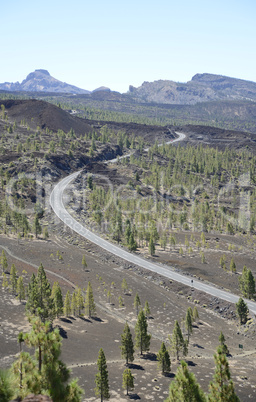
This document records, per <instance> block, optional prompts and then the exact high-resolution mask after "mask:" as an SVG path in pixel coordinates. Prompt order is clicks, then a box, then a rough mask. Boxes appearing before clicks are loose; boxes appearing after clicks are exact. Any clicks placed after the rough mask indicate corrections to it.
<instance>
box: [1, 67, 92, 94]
mask: <svg viewBox="0 0 256 402" xmlns="http://www.w3.org/2000/svg"><path fill="white" fill-rule="evenodd" d="M0 90H5V91H27V92H56V93H73V94H89V93H90V91H86V90H85V89H81V88H78V87H75V86H74V85H69V84H66V82H62V81H59V80H57V79H56V78H53V77H52V76H51V75H50V74H49V72H48V71H47V70H35V71H34V72H33V73H30V74H29V75H28V76H27V78H26V79H25V80H23V81H22V83H21V84H20V83H19V82H15V83H12V82H5V83H3V84H0Z"/></svg>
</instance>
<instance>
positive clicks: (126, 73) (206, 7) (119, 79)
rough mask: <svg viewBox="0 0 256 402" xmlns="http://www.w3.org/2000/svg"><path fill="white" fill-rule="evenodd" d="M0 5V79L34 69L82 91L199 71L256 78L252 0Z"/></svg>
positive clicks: (54, 0)
mask: <svg viewBox="0 0 256 402" xmlns="http://www.w3.org/2000/svg"><path fill="white" fill-rule="evenodd" d="M1 3H2V4H1V8H0V10H1V22H0V33H1V39H2V40H1V44H0V49H1V52H0V55H1V62H0V82H5V81H10V82H16V81H20V82H21V81H22V80H23V79H24V78H25V77H26V76H27V75H28V74H29V73H30V72H32V71H34V70H35V69H39V68H43V69H46V70H48V71H49V72H50V74H51V75H52V76H53V77H55V78H57V79H59V80H61V81H65V82H67V83H69V84H73V85H76V86H78V87H80V88H84V89H88V90H93V89H95V88H97V87H99V86H102V85H104V86H107V87H110V88H111V89H112V90H117V91H120V92H126V91H127V90H128V88H129V85H130V84H131V85H134V86H136V87H137V86H140V85H141V84H142V83H143V81H154V80H158V79H169V80H174V81H180V82H186V81H189V80H190V79H191V77H192V76H193V75H194V74H196V73H204V72H208V73H214V74H222V75H228V76H231V77H236V78H242V79H247V80H250V81H255V82H256V23H255V18H256V1H255V0H222V1H220V0H215V1H213V0H180V1H178V0H167V1H165V0H158V2H157V1H156V0H155V1H150V0H149V1H144V0H136V1H134V0H129V1H126V2H122V1H120V0H119V1H116V0H98V1H97V0H94V1H92V0H90V1H88V0H73V1H65V0H64V1H59V0H51V1H49V0H43V1H35V0H33V1H32V0H11V1H3V2H1Z"/></svg>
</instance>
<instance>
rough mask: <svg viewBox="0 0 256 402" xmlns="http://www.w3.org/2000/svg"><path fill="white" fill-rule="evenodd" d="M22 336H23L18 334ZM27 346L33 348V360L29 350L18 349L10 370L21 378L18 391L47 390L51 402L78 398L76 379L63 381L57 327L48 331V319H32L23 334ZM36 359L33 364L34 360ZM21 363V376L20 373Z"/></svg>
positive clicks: (64, 372)
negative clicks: (69, 381)
mask: <svg viewBox="0 0 256 402" xmlns="http://www.w3.org/2000/svg"><path fill="white" fill-rule="evenodd" d="M22 339H23V336H22ZM24 340H25V342H26V344H27V345H28V346H29V347H34V348H35V352H36V353H35V359H36V360H35V359H33V358H32V356H30V354H29V353H25V352H21V353H20V357H19V359H18V361H17V362H15V363H14V364H13V366H12V371H13V373H14V375H15V376H17V377H18V378H19V383H21V381H22V387H21V388H19V394H20V396H21V397H22V399H23V397H25V396H26V395H28V394H29V393H35V394H40V393H47V394H49V395H50V397H51V398H52V400H53V401H74V402H79V401H80V400H81V395H82V390H81V388H80V387H79V386H78V385H77V380H73V381H72V382H71V383H69V384H67V381H68V379H69V377H70V374H69V370H68V369H67V367H66V365H65V364H64V363H63V362H62V361H61V360H60V354H61V337H60V334H59V331H58V330H57V329H55V330H52V329H51V325H50V323H49V322H45V323H43V322H41V321H40V319H39V318H36V319H34V320H32V329H31V331H30V332H29V333H28V334H26V335H25V336H24ZM36 361H37V365H36V364H35V362H36ZM21 364H22V367H23V369H22V379H21V378H20V375H21V370H20V369H21Z"/></svg>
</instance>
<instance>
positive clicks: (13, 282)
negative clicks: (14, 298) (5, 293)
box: [10, 264, 18, 293]
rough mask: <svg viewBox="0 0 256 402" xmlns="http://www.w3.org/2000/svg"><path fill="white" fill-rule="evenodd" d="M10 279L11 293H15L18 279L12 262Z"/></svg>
mask: <svg viewBox="0 0 256 402" xmlns="http://www.w3.org/2000/svg"><path fill="white" fill-rule="evenodd" d="M10 280H11V289H12V292H13V293H16V291H17V281H18V276H17V270H16V267H15V265H14V264H12V266H11V270H10Z"/></svg>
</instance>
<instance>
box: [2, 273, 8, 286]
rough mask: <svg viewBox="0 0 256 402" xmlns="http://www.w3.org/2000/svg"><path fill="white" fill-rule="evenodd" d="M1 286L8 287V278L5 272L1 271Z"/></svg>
mask: <svg viewBox="0 0 256 402" xmlns="http://www.w3.org/2000/svg"><path fill="white" fill-rule="evenodd" d="M2 287H3V288H4V289H8V287H9V282H8V279H7V276H6V274H5V273H3V281H2Z"/></svg>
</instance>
